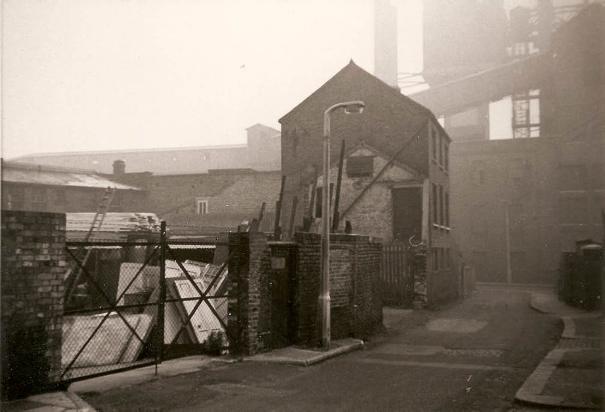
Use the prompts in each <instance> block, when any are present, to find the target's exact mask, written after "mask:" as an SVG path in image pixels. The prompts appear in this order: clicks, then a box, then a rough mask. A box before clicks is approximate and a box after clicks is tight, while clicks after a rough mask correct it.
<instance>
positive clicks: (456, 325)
mask: <svg viewBox="0 0 605 412" xmlns="http://www.w3.org/2000/svg"><path fill="white" fill-rule="evenodd" d="M485 325H487V322H486V321H482V320H474V319H456V318H451V319H448V318H442V319H435V320H432V321H430V322H429V323H427V325H426V328H427V329H428V330H430V331H433V332H453V333H474V332H477V331H479V330H481V329H483V328H484V327H485Z"/></svg>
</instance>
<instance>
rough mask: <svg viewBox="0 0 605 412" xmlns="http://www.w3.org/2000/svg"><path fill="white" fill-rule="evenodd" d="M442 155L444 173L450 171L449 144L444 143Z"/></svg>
mask: <svg viewBox="0 0 605 412" xmlns="http://www.w3.org/2000/svg"><path fill="white" fill-rule="evenodd" d="M443 149H444V151H445V152H444V153H443V165H444V167H445V171H446V172H447V171H448V170H450V144H449V143H448V142H447V141H446V142H445V144H444V145H443Z"/></svg>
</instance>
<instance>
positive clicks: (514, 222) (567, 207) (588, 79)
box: [411, 2, 605, 284]
mask: <svg viewBox="0 0 605 412" xmlns="http://www.w3.org/2000/svg"><path fill="white" fill-rule="evenodd" d="M574 3H578V2H574ZM576 6H577V4H576ZM574 7H575V6H574ZM556 10H557V9H556V8H555V11H556ZM575 10H576V11H577V7H575ZM603 27H605V12H604V8H603V6H602V5H600V4H592V5H589V6H587V7H585V8H584V9H582V10H581V11H580V12H579V13H578V14H577V15H576V16H575V17H573V18H571V19H570V20H569V21H562V22H561V24H560V25H559V28H558V29H557V30H556V31H555V32H554V33H552V35H550V33H549V37H548V42H547V43H546V44H548V48H546V49H545V48H544V47H543V48H542V50H538V52H536V53H531V54H530V55H528V56H525V57H522V58H517V59H514V60H512V61H510V62H507V63H503V64H501V65H497V66H494V67H492V68H489V69H487V70H483V71H480V72H477V73H473V74H469V75H467V76H464V77H459V78H457V79H450V80H449V82H448V83H445V84H441V85H437V86H435V87H431V89H429V90H427V91H424V92H421V93H418V94H415V95H412V96H411V97H412V98H413V99H415V100H416V101H418V102H420V103H421V104H423V105H425V106H427V107H429V108H430V109H431V110H432V111H433V112H434V113H435V114H436V115H438V116H442V117H443V118H444V125H445V129H446V130H447V131H448V133H450V136H451V137H452V140H453V142H452V150H451V185H452V194H453V196H452V206H451V208H452V225H453V228H454V229H455V232H454V233H455V236H454V237H455V239H456V242H457V244H458V247H459V248H460V250H461V251H462V253H463V255H464V256H465V257H466V260H467V261H471V262H473V263H474V265H475V266H476V268H477V276H478V279H479V280H483V281H497V282H506V281H512V282H527V283H537V282H539V283H550V284H552V283H553V282H554V281H555V280H556V278H557V270H558V265H559V260H560V252H561V251H567V250H573V249H574V247H575V242H576V241H578V240H582V239H586V238H592V239H593V240H596V239H601V238H602V230H603V229H602V223H601V218H600V212H601V210H604V209H605V122H604V121H603V119H605V89H604V87H605V86H604V84H605V79H604V78H603V73H605V70H604V68H603V62H604V58H605V50H604V48H603V42H602V39H603V34H604V33H603ZM495 46H496V45H495ZM498 47H499V46H498ZM528 90H529V91H532V92H530V95H531V93H534V94H535V96H529V100H536V99H532V97H539V99H537V100H536V101H535V102H533V103H530V102H527V103H524V102H523V99H521V100H515V98H516V97H515V96H522V95H524V93H525V97H526V98H528V96H527V94H526V93H527V91H528ZM511 96H512V97H511ZM506 97H508V98H511V99H512V100H513V109H514V110H513V113H511V117H510V118H509V119H507V120H509V121H511V122H512V123H513V125H516V126H514V127H517V128H518V130H519V132H518V133H514V134H513V136H514V137H526V138H514V139H508V140H489V139H490V138H493V137H494V136H490V135H489V130H488V129H489V121H490V119H489V117H487V118H486V117H485V112H484V108H485V107H486V105H488V104H489V103H490V102H494V101H498V100H500V99H502V98H506ZM515 101H517V102H519V104H518V105H515V104H516V103H515ZM532 110H535V112H533V114H532ZM532 119H534V120H533V121H532ZM524 128H525V129H526V132H523V130H522V129H524ZM536 129H537V133H534V131H535V130H536ZM534 136H535V137H534ZM538 136H539V137H538ZM507 216H508V219H507ZM507 222H508V224H507ZM507 235H508V238H509V239H510V247H507V242H506V239H507Z"/></svg>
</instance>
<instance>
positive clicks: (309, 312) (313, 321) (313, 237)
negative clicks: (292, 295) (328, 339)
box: [294, 233, 321, 346]
mask: <svg viewBox="0 0 605 412" xmlns="http://www.w3.org/2000/svg"><path fill="white" fill-rule="evenodd" d="M294 239H295V241H296V243H298V249H297V256H296V286H295V290H296V299H295V305H296V309H295V310H296V319H297V331H296V336H295V341H296V343H298V344H301V345H308V346H318V345H319V344H320V327H319V305H318V298H319V288H320V281H321V270H320V268H321V255H320V250H321V236H320V235H319V234H317V233H296V234H295V236H294Z"/></svg>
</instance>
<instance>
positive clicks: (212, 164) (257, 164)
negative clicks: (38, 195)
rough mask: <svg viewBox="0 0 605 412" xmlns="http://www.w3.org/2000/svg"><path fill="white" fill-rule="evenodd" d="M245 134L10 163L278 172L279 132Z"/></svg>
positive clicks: (258, 128)
mask: <svg viewBox="0 0 605 412" xmlns="http://www.w3.org/2000/svg"><path fill="white" fill-rule="evenodd" d="M246 131H247V144H242V145H228V146H194V147H179V148H161V149H133V150H109V151H85V152H63V153H40V154H32V155H27V156H21V157H18V158H15V159H11V160H14V161H18V162H27V163H35V164H40V165H49V166H62V165H66V164H69V165H70V166H73V167H78V168H83V169H90V170H96V171H97V172H99V173H112V171H113V162H114V161H115V160H118V159H120V160H122V161H124V162H125V163H126V164H127V165H128V172H131V173H135V172H151V173H154V174H187V173H205V172H207V171H208V170H212V169H214V170H217V169H245V168H250V169H254V170H261V171H268V170H279V168H280V157H279V155H280V146H279V145H280V135H279V131H278V130H275V129H273V128H271V127H268V126H265V125H262V124H255V125H253V126H250V127H249V128H247V129H246Z"/></svg>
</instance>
